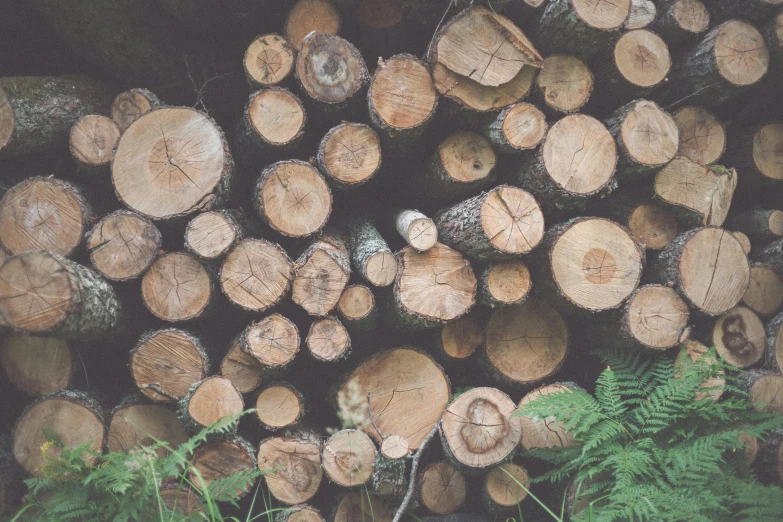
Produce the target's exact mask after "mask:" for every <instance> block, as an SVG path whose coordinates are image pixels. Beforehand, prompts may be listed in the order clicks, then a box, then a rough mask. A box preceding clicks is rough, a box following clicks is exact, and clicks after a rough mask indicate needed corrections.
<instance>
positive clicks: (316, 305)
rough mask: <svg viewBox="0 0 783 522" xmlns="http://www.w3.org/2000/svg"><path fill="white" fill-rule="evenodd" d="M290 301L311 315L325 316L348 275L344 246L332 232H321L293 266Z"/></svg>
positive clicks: (339, 235)
mask: <svg viewBox="0 0 783 522" xmlns="http://www.w3.org/2000/svg"><path fill="white" fill-rule="evenodd" d="M294 273H295V275H294V281H293V284H292V287H293V292H292V295H291V299H292V300H293V301H294V303H296V304H298V305H299V306H301V307H302V308H304V309H305V311H306V312H307V313H308V314H310V315H314V316H318V317H323V316H325V315H328V314H329V312H331V311H332V310H333V309H334V308H335V306H337V302H338V301H339V300H340V296H341V295H342V293H343V290H344V289H345V285H346V284H347V283H348V278H349V277H350V275H351V261H350V256H349V253H348V247H347V246H346V245H345V241H344V240H343V237H342V236H341V234H340V233H339V232H338V231H337V230H335V229H331V228H330V229H327V230H325V231H324V232H323V233H322V234H321V236H320V237H319V238H318V239H316V240H314V241H313V242H312V243H311V244H310V245H309V246H308V247H307V248H306V249H305V251H304V252H303V253H302V255H301V256H299V258H298V259H297V260H296V262H295V263H294Z"/></svg>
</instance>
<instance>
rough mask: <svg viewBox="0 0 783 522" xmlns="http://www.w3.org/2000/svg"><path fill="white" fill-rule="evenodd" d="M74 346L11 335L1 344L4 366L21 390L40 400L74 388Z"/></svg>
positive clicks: (56, 341)
mask: <svg viewBox="0 0 783 522" xmlns="http://www.w3.org/2000/svg"><path fill="white" fill-rule="evenodd" d="M75 355H76V353H75V352H74V350H73V349H72V348H71V345H70V344H69V343H68V342H67V341H64V340H62V339H57V338H54V337H37V336H32V335H27V334H22V333H16V332H11V333H8V334H6V335H5V337H4V338H3V339H2V341H0V365H2V367H3V370H5V374H6V375H7V376H8V380H9V381H11V384H13V385H14V386H15V387H16V388H17V389H19V390H20V391H22V392H24V393H26V394H27V395H31V396H33V397H39V396H41V395H46V394H49V393H54V392H57V391H60V390H64V389H66V388H69V387H70V386H71V383H72V382H73V377H74V373H75V370H76V367H77V366H76V360H75V359H76V357H75Z"/></svg>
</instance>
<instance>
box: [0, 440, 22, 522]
mask: <svg viewBox="0 0 783 522" xmlns="http://www.w3.org/2000/svg"><path fill="white" fill-rule="evenodd" d="M23 477H24V473H23V472H22V469H21V468H20V467H19V465H17V463H16V459H14V454H13V451H12V449H11V439H10V437H8V436H6V435H3V436H2V437H1V438H0V516H11V515H12V514H13V512H14V511H15V510H16V508H17V507H18V506H19V504H20V502H21V499H22V494H23V493H24V490H25V488H24V483H23V482H22V479H23Z"/></svg>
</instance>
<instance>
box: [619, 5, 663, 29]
mask: <svg viewBox="0 0 783 522" xmlns="http://www.w3.org/2000/svg"><path fill="white" fill-rule="evenodd" d="M657 15H658V8H657V7H656V6H655V3H653V1H652V0H631V12H630V13H628V19H626V20H625V23H623V29H625V30H626V31H633V30H634V29H644V28H645V27H647V26H649V25H650V24H652V23H653V22H654V21H655V18H656V16H657Z"/></svg>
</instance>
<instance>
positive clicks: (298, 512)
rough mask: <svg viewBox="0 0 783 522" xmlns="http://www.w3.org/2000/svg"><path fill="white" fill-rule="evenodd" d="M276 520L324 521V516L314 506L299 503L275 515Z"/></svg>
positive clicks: (291, 521) (297, 521) (276, 521)
mask: <svg viewBox="0 0 783 522" xmlns="http://www.w3.org/2000/svg"><path fill="white" fill-rule="evenodd" d="M275 522H324V517H322V516H321V513H320V512H319V511H318V510H317V509H315V508H314V507H313V506H310V505H308V504H299V505H298V506H294V507H292V508H287V509H284V510H283V511H280V512H278V513H277V514H276V515H275Z"/></svg>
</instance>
